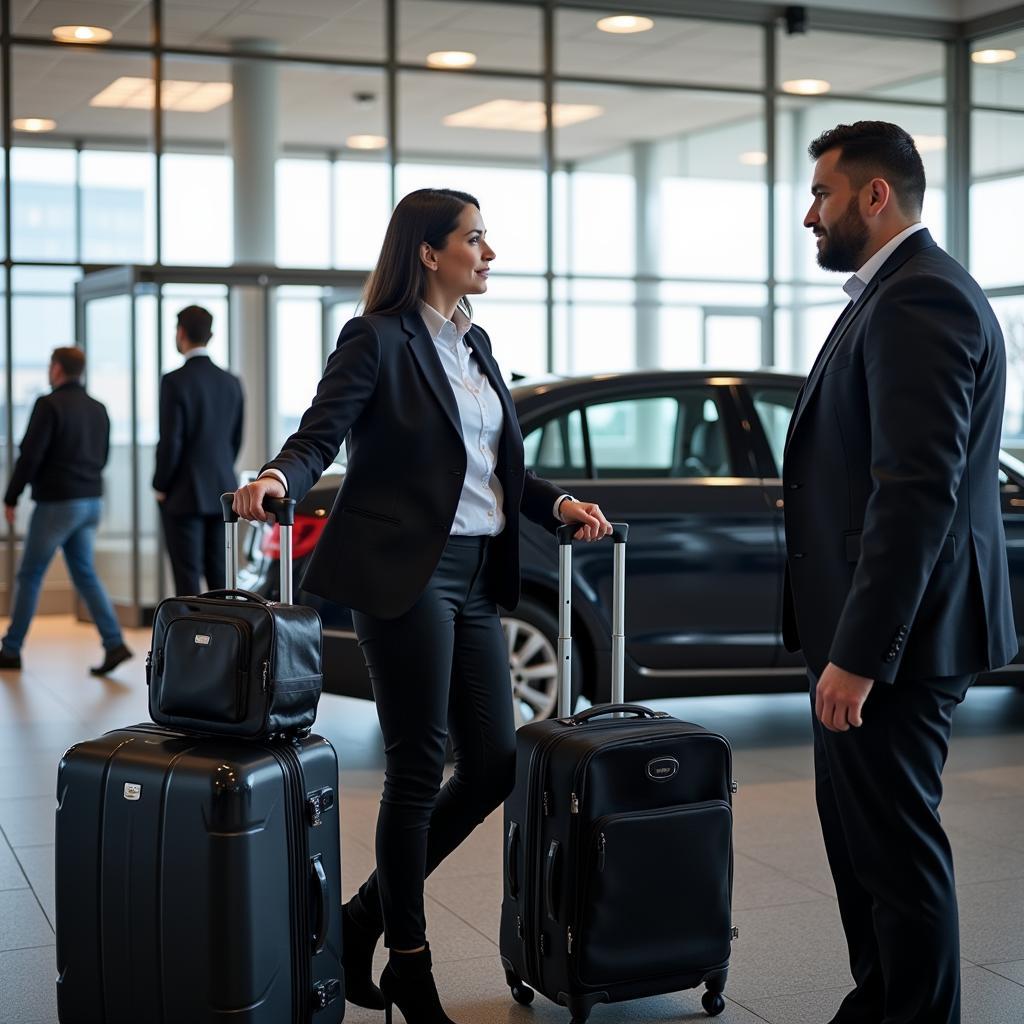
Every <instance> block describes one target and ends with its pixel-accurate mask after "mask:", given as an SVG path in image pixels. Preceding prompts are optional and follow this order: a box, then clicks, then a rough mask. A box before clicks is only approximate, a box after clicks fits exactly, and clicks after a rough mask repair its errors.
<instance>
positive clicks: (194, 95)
mask: <svg viewBox="0 0 1024 1024" xmlns="http://www.w3.org/2000/svg"><path fill="white" fill-rule="evenodd" d="M155 93H156V90H155V88H154V87H153V79H152V78H134V77H132V76H130V75H126V76H124V77H122V78H118V79H117V80H116V81H114V82H111V83H110V85H108V86H107V87H106V88H105V89H103V90H102V91H101V92H98V93H97V94H96V95H95V96H93V98H92V99H91V100H89V106H90V107H120V108H124V109H129V110H152V109H153V104H154V96H155ZM231 95H232V86H231V83H230V82H178V81H175V80H174V79H171V78H165V79H164V80H163V82H162V83H161V85H160V106H161V107H162V108H163V109H164V110H173V111H177V112H179V113H189V114H206V113H209V112H210V111H211V110H216V109H217V107H222V106H224V104H225V103H229V102H230V101H231Z"/></svg>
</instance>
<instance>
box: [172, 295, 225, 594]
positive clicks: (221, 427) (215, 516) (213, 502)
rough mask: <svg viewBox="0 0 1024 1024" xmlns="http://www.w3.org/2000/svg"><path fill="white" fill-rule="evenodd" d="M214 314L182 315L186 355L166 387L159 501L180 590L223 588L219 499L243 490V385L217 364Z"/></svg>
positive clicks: (190, 310) (180, 335)
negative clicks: (239, 469) (212, 343)
mask: <svg viewBox="0 0 1024 1024" xmlns="http://www.w3.org/2000/svg"><path fill="white" fill-rule="evenodd" d="M212 328H213V317H212V316H211V315H210V313H209V311H207V310H205V309H203V308H202V306H186V307H185V308H184V309H183V310H182V311H181V312H180V313H179V314H178V330H177V336H176V339H175V340H176V344H177V347H178V351H179V352H180V353H181V354H182V355H183V356H184V357H185V363H184V365H183V366H181V367H180V368H179V369H177V370H174V371H172V372H171V373H167V374H165V375H164V378H163V380H162V381H161V382H160V440H159V442H158V443H157V447H156V468H155V470H154V472H153V489H154V490H155V491H156V499H157V501H159V502H160V518H161V520H162V522H163V528H164V540H165V542H166V544H167V554H168V556H169V557H170V559H171V568H172V570H173V572H174V592H175V593H176V594H178V595H181V594H198V593H199V591H200V576H205V577H206V585H207V587H209V588H214V587H222V586H223V585H224V521H223V518H222V512H221V508H220V496H221V494H223V493H224V492H225V491H233V490H234V489H235V486H236V483H237V481H236V478H235V459H236V458H237V457H238V450H239V448H240V447H241V445H242V415H243V404H244V403H243V399H242V385H241V384H240V383H239V381H238V378H237V377H235V376H234V375H233V374H230V373H228V372H227V371H226V370H222V369H221V368H220V367H219V366H216V365H215V364H214V363H213V362H212V361H211V359H210V357H209V355H208V354H207V351H206V346H207V344H208V342H209V340H210V338H211V336H212Z"/></svg>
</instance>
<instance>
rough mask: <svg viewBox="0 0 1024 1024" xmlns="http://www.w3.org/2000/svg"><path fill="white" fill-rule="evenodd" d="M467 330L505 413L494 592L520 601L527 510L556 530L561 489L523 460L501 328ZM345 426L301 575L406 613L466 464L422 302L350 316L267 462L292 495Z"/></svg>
mask: <svg viewBox="0 0 1024 1024" xmlns="http://www.w3.org/2000/svg"><path fill="white" fill-rule="evenodd" d="M466 340H467V343H468V344H469V345H470V346H471V348H472V352H473V358H475V359H476V360H477V362H478V363H479V365H480V367H481V369H482V371H483V372H484V374H486V376H487V378H488V380H489V381H490V383H491V386H492V387H493V388H494V390H495V392H496V393H497V395H498V397H499V399H500V400H501V406H502V411H503V413H504V429H503V431H502V434H501V442H500V445H499V452H498V463H497V469H496V471H497V476H498V479H499V480H500V481H501V485H502V487H503V489H504V499H505V500H504V513H505V529H504V530H503V531H502V532H501V533H500V534H499V535H498V537H496V538H495V540H494V543H493V545H492V546H491V550H490V569H489V572H490V583H491V593H492V595H493V597H494V599H495V600H496V601H497V602H498V603H499V604H501V605H504V606H505V607H506V608H513V607H515V605H516V603H517V602H518V600H519V513H520V510H522V512H523V514H524V515H526V516H527V517H528V518H529V519H532V520H533V521H535V522H538V523H541V524H542V525H544V526H546V527H548V528H549V529H550V530H552V531H554V529H555V528H556V527H557V526H558V523H557V521H556V520H555V517H554V512H553V507H554V502H555V499H556V498H557V497H558V496H559V494H561V493H562V492H561V491H560V489H559V488H557V487H556V486H555V485H554V484H551V483H548V482H547V481H546V480H540V479H538V478H537V477H536V476H535V475H534V474H533V473H531V472H525V471H524V461H523V436H522V434H521V433H520V430H519V423H518V420H517V419H516V410H515V406H514V405H513V403H512V396H511V395H510V394H509V391H508V388H507V387H506V386H505V383H504V381H503V380H502V379H501V374H500V373H499V371H498V367H497V364H496V363H495V361H494V357H493V355H492V354H491V342H490V339H489V338H488V337H487V335H486V333H484V331H483V330H482V329H481V328H479V327H473V328H471V329H470V331H469V334H468V335H467V338H466ZM346 437H347V444H348V467H347V469H346V472H345V480H344V483H343V484H342V487H341V489H340V491H339V492H338V497H337V500H336V502H335V505H334V510H333V512H332V513H331V517H330V519H329V521H328V523H327V526H326V527H325V529H324V533H323V536H322V537H321V538H320V541H319V543H318V544H317V547H316V549H315V551H314V552H313V557H312V559H311V561H310V565H309V568H308V569H307V571H306V575H305V578H304V580H303V583H302V585H303V587H304V588H305V589H306V590H309V591H311V592H312V593H314V594H319V595H320V596H322V597H326V598H329V599H330V600H332V601H336V602H338V603H339V604H342V605H346V606H347V607H349V608H354V609H356V610H357V611H361V612H364V613H366V614H368V615H372V616H374V617H375V618H383V619H387V618H397V617H398V616H399V615H402V614H403V613H404V612H406V611H408V610H409V609H410V608H411V607H412V605H413V604H414V603H415V601H416V599H417V598H418V597H419V595H420V594H421V593H422V592H423V590H424V588H425V587H426V585H427V582H428V581H429V580H430V577H431V575H432V574H433V572H434V570H435V569H436V568H437V564H438V562H439V561H440V559H441V553H442V552H443V550H444V547H445V544H446V543H447V542H448V535H449V533H450V532H451V527H452V522H453V521H454V519H455V513H456V510H457V508H458V504H459V497H460V495H461V494H462V484H463V481H464V479H465V475H466V445H465V442H464V440H463V437H462V427H461V422H460V417H459V410H458V406H457V404H456V401H455V395H454V393H453V392H452V388H451V385H450V384H449V382H448V377H447V376H446V374H445V371H444V367H443V366H442V364H441V358H440V356H439V355H438V353H437V349H436V347H435V344H434V341H433V339H432V338H431V337H430V334H429V333H428V332H427V329H426V327H425V326H424V324H423V320H422V318H421V317H420V315H419V313H418V312H410V313H405V314H402V315H401V316H378V315H372V316H360V317H356V318H355V319H354V320H350V321H349V322H348V323H347V324H346V325H345V327H344V328H343V329H342V332H341V335H340V336H339V338H338V344H337V347H336V348H335V350H334V352H333V353H332V354H331V357H330V359H328V361H327V368H326V369H325V371H324V375H323V378H322V379H321V381H320V385H319V387H318V388H317V393H316V397H315V398H314V399H313V404H312V406H311V407H310V408H309V409H308V410H307V412H306V413H305V415H304V416H303V417H302V421H301V422H300V424H299V428H298V430H297V431H296V432H295V433H294V434H293V435H292V436H291V437H290V438H288V440H287V441H286V442H285V444H284V447H283V448H282V450H281V452H280V454H279V455H278V456H277V458H275V459H274V460H272V461H271V462H269V463H267V465H266V466H265V467H264V469H269V468H273V469H277V470H280V471H281V472H282V473H283V474H284V476H285V478H286V479H287V480H288V494H289V496H290V497H294V498H297V499H298V498H301V497H302V496H303V495H304V494H305V493H306V492H307V491H308V490H309V489H310V488H311V487H312V486H313V484H315V483H316V481H317V480H318V479H319V478H320V475H321V474H322V473H323V471H324V469H326V468H327V466H329V465H330V464H331V462H332V461H333V460H334V458H335V456H336V455H337V453H338V450H339V448H340V447H341V444H342V442H343V441H344V440H346Z"/></svg>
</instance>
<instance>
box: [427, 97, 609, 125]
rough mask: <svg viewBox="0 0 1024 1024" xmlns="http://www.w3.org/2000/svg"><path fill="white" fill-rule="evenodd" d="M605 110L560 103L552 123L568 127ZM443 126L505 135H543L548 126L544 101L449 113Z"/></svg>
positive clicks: (484, 105) (504, 102)
mask: <svg viewBox="0 0 1024 1024" xmlns="http://www.w3.org/2000/svg"><path fill="white" fill-rule="evenodd" d="M603 113H604V108H603V107H599V106H597V105H596V104H592V103H556V104H555V105H554V106H553V108H552V120H553V121H554V125H555V127H556V128H565V127H567V126H569V125H573V124H579V123H581V122H583V121H590V120H592V119H593V118H595V117H600V116H601V115H602V114H603ZM442 123H443V124H445V125H446V126H447V127H449V128H487V129H490V130H492V131H503V132H542V131H544V129H545V128H546V127H547V118H546V117H545V112H544V104H543V103H542V102H541V101H540V100H490V101H488V102H487V103H480V104H478V105H477V106H475V107H468V108H467V109H465V110H460V111H457V112H456V113H454V114H447V115H446V116H445V117H444V118H442Z"/></svg>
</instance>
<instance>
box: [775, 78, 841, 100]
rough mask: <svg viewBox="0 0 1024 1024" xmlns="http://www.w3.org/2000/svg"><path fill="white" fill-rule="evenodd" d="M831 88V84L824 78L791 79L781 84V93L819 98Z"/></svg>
mask: <svg viewBox="0 0 1024 1024" xmlns="http://www.w3.org/2000/svg"><path fill="white" fill-rule="evenodd" d="M831 88H832V83H831V82H826V81H825V79H824V78H791V79H790V80H789V81H788V82H783V83H782V91H783V92H791V93H793V94H795V95H797V96H821V95H822V93H826V92H828V91H829V90H830V89H831Z"/></svg>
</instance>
